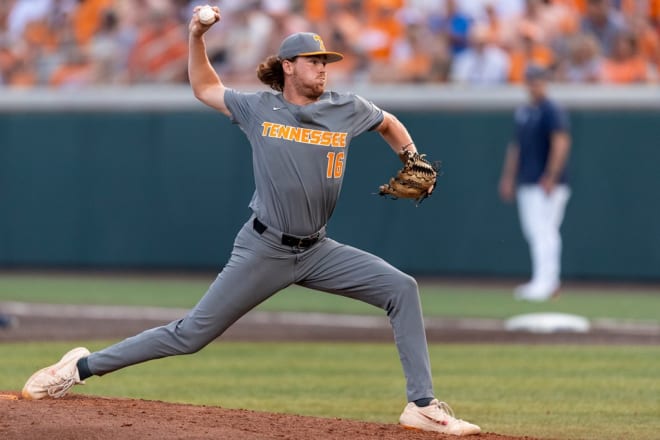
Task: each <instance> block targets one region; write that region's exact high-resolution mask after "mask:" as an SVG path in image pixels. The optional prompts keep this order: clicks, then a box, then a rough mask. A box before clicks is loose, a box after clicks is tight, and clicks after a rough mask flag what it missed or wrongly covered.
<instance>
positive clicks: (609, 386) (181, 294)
mask: <svg viewBox="0 0 660 440" xmlns="http://www.w3.org/2000/svg"><path fill="white" fill-rule="evenodd" d="M211 280H212V277H209V278H206V277H187V278H182V277H179V278H174V277H164V278H155V277H136V276H132V277H112V276H75V275H17V274H0V302H1V301H32V302H49V303H82V304H128V305H156V306H167V307H190V306H192V305H193V304H194V303H195V302H196V301H197V300H198V299H199V297H201V295H202V294H203V292H204V291H205V290H206V288H207V286H208V284H209V282H210V281H211ZM420 288H421V293H422V301H423V303H424V309H425V313H426V314H427V315H429V316H447V317H457V316H471V317H487V318H505V317H508V316H511V315H513V314H517V313H523V312H533V311H561V312H567V313H576V314H580V315H584V316H587V317H589V318H592V319H599V318H603V319H605V318H606V319H614V320H622V321H651V322H656V323H657V322H658V321H660V295H658V294H657V293H656V292H653V291H652V290H651V289H649V290H648V291H644V290H641V289H634V290H629V291H628V290H624V289H621V290H614V289H605V290H603V291H598V290H596V289H583V288H580V289H565V290H564V291H563V294H562V297H561V298H560V299H559V301H556V302H552V303H546V304H527V303H520V302H517V301H514V300H513V299H512V298H511V292H510V289H509V288H506V287H488V286H484V285H478V286H477V285H475V286H467V285H452V284H444V283H443V284H423V285H421V286H420ZM260 308H261V309H262V310H273V311H284V310H286V311H311V310H313V311H321V312H329V313H360V314H362V313H364V314H370V313H381V312H380V311H379V310H377V309H374V308H371V307H369V306H366V305H363V304H360V303H357V302H356V301H351V300H347V299H344V298H339V297H335V296H332V295H327V294H320V293H316V292H312V291H309V290H306V289H301V288H291V289H287V290H286V291H285V292H282V293H281V294H279V295H276V296H275V297H273V298H272V299H270V300H269V301H267V302H266V303H264V304H263V305H262V306H261V307H260ZM110 342H113V341H84V342H81V344H83V345H86V346H88V348H90V349H91V350H95V349H100V348H102V347H104V346H106V345H107V344H108V343H110ZM72 346H73V345H72V344H71V343H47V344H45V343H36V342H35V343H20V344H19V343H2V344H0V390H18V389H20V388H21V386H22V385H23V383H24V381H25V379H26V378H27V377H28V376H29V375H30V374H31V373H32V372H33V371H34V370H35V369H36V368H38V367H41V366H43V365H46V364H49V363H52V362H54V361H55V360H57V359H59V357H60V356H61V355H62V353H63V352H65V351H67V350H68V349H69V348H71V347H72ZM430 351H431V360H432V364H433V374H434V378H435V383H436V392H437V394H438V396H439V397H440V398H442V399H444V400H446V401H448V402H449V403H450V404H451V405H452V406H453V407H454V410H455V411H456V412H457V415H458V416H459V417H461V418H465V419H467V420H470V421H473V422H475V423H478V424H480V425H481V426H482V428H483V429H484V430H485V431H488V432H497V433H500V434H509V435H520V436H523V435H527V436H534V437H539V438H549V439H556V440H569V439H570V440H609V439H617V440H618V439H621V440H652V439H658V438H660V436H659V435H658V433H659V432H660V397H659V396H660V368H658V365H660V347H658V346H602V345H601V346H582V345H580V346H541V345H514V344H512V345H458V344H449V345H431V347H430ZM76 392H83V393H86V394H93V395H102V396H121V397H135V398H142V399H155V400H164V401H172V402H184V403H197V404H208V405H220V406H223V407H227V408H249V409H254V410H264V411H274V412H289V413H296V414H303V415H315V416H323V417H342V418H350V419H360V420H369V421H379V422H388V423H395V422H396V420H397V417H398V415H399V412H400V411H401V409H402V407H403V405H404V404H405V388H404V379H403V374H402V371H401V367H400V364H399V360H398V356H397V353H396V350H395V347H394V345H393V344H364V343H350V344H349V343H345V344H338V343H228V342H225V343H214V344H211V345H210V346H208V347H206V348H205V349H204V350H202V351H201V352H200V353H197V354H195V355H191V356H185V357H176V358H168V359H162V360H158V361H153V362H148V363H145V364H141V365H137V366H134V367H131V368H127V369H125V370H121V371H118V372H116V373H113V374H110V375H107V376H105V377H103V378H92V379H90V380H89V381H88V384H87V385H86V386H84V387H79V388H77V389H76Z"/></svg>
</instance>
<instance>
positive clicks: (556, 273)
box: [516, 185, 571, 301]
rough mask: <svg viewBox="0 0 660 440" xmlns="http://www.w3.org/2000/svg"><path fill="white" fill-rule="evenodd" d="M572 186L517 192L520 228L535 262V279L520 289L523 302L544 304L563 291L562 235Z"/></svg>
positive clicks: (521, 188)
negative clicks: (560, 285)
mask: <svg viewBox="0 0 660 440" xmlns="http://www.w3.org/2000/svg"><path fill="white" fill-rule="evenodd" d="M570 196H571V190H570V189H569V188H568V185H557V186H556V187H555V188H554V190H553V191H552V192H551V193H550V194H548V193H546V192H545V191H544V190H543V188H542V187H541V185H520V186H519V187H518V190H517V200H518V214H519V216H520V225H521V227H522V231H523V234H524V236H525V239H526V240H527V243H528V244H529V249H530V255H531V259H532V279H531V281H530V282H529V283H528V284H525V285H524V286H521V287H519V288H518V289H516V296H517V297H519V298H521V299H530V300H538V301H543V300H546V299H548V298H550V297H551V296H552V295H553V294H554V293H555V292H556V291H557V289H558V288H559V284H560V274H561V247H562V243H561V235H560V232H559V228H560V227H561V223H562V221H563V219H564V211H565V209H566V203H567V202H568V199H569V198H570Z"/></svg>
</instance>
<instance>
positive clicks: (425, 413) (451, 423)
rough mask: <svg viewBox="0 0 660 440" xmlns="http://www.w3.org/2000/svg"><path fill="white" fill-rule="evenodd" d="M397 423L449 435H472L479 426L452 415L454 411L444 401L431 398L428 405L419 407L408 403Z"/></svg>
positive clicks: (477, 432) (409, 427) (479, 430)
mask: <svg viewBox="0 0 660 440" xmlns="http://www.w3.org/2000/svg"><path fill="white" fill-rule="evenodd" d="M399 423H401V425H402V426H403V427H404V428H406V429H418V430H421V431H434V432H440V433H442V434H451V435H458V436H463V435H474V434H479V433H480V432H481V428H479V427H478V426H477V425H473V424H472V423H468V422H466V421H465V420H461V419H457V418H455V417H454V412H453V411H452V410H451V408H450V407H449V405H447V404H446V403H445V402H439V401H438V399H433V400H432V401H431V403H430V404H429V406H424V407H419V406H417V405H415V404H414V403H413V402H410V403H408V405H406V407H405V408H404V409H403V412H402V413H401V417H400V418H399Z"/></svg>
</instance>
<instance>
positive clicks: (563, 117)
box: [499, 65, 571, 301]
mask: <svg viewBox="0 0 660 440" xmlns="http://www.w3.org/2000/svg"><path fill="white" fill-rule="evenodd" d="M548 74H549V72H547V71H546V70H545V69H543V68H541V67H538V66H535V65H532V66H530V67H528V68H527V70H526V72H525V85H526V88H527V92H528V95H529V102H528V103H526V104H525V105H522V106H520V107H518V108H517V109H516V111H515V113H514V123H515V136H514V140H512V141H511V142H510V144H509V146H508V148H507V152H506V156H505V160H504V166H503V170H502V176H501V179H500V184H499V192H500V196H501V198H502V199H503V200H504V201H507V202H510V201H513V199H514V196H515V198H516V201H517V204H518V213H519V216H520V224H521V227H522V230H523V234H524V236H525V239H526V240H527V242H528V244H529V249H530V255H531V258H532V277H531V280H530V281H529V282H528V283H526V284H523V285H521V286H518V287H517V288H516V290H515V296H516V298H518V299H522V300H528V301H546V300H548V299H550V298H551V297H553V296H554V295H556V294H557V293H558V290H559V286H560V272H561V270H560V269H561V246H562V242H561V235H560V231H559V229H560V226H561V223H562V220H563V218H564V211H565V208H566V204H567V202H568V199H569V198H570V188H569V186H568V180H567V173H566V165H567V161H568V157H569V153H570V149H571V137H570V132H569V131H570V124H569V117H568V113H567V112H566V111H565V110H564V109H562V108H561V107H560V106H559V105H558V104H557V103H556V102H555V101H553V100H552V99H550V97H549V96H548V93H547V80H548Z"/></svg>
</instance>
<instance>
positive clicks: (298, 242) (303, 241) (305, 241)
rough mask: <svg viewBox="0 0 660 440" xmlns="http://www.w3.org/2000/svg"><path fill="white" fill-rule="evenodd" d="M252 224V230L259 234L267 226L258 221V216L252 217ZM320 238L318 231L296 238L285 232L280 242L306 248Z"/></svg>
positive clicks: (264, 230)
mask: <svg viewBox="0 0 660 440" xmlns="http://www.w3.org/2000/svg"><path fill="white" fill-rule="evenodd" d="M252 226H253V227H254V230H255V231H257V233H258V234H259V235H261V234H263V233H264V232H266V229H268V226H266V225H264V224H263V223H261V222H260V221H259V219H258V218H256V217H255V218H254V221H253V222H252ZM320 238H321V234H320V233H319V232H317V233H315V234H312V235H310V236H308V237H303V238H298V237H294V236H292V235H287V234H282V244H283V245H285V246H291V247H298V248H308V247H310V246H312V245H313V244H314V243H316V242H317V241H319V239H320Z"/></svg>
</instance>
